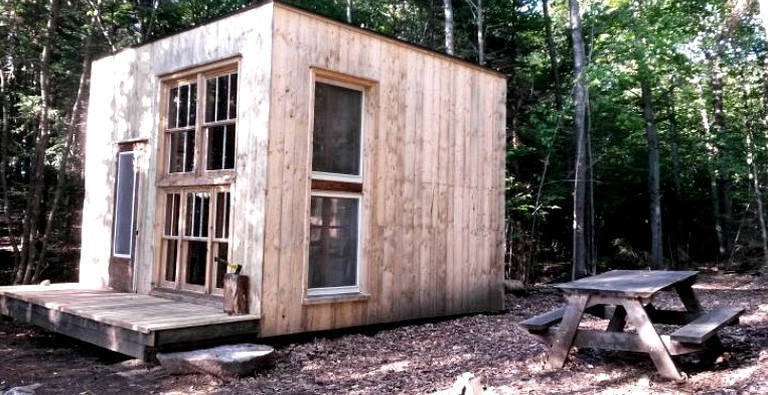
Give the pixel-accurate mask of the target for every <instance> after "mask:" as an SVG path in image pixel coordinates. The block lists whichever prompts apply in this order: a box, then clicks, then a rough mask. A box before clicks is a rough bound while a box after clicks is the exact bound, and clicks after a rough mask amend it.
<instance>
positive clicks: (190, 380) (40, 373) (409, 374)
mask: <svg viewBox="0 0 768 395" xmlns="http://www.w3.org/2000/svg"><path fill="white" fill-rule="evenodd" d="M696 289H697V293H698V294H699V297H700V299H701V301H702V304H703V305H704V306H705V307H715V306H739V307H743V308H745V309H746V313H745V314H744V315H743V316H742V318H741V325H739V326H736V327H729V328H726V329H724V330H723V332H722V336H721V337H722V340H723V343H724V345H725V347H726V353H725V354H724V355H723V356H722V357H720V358H719V359H718V361H716V362H715V363H714V365H713V364H706V363H703V362H701V361H699V360H697V359H696V357H695V355H694V356H693V357H684V358H683V359H681V360H679V364H678V365H679V366H681V368H682V369H683V370H684V371H685V372H686V373H687V374H688V376H689V379H688V380H687V382H684V383H674V382H669V381H666V380H664V379H662V378H661V377H659V376H658V374H657V373H656V371H655V369H654V367H653V364H652V362H651V361H650V359H649V358H648V357H647V356H645V355H643V354H632V353H620V352H605V351H593V350H575V351H574V352H573V353H572V354H571V356H570V358H569V359H568V361H567V363H566V365H565V368H563V369H559V370H547V369H545V366H544V359H545V355H546V351H547V348H546V347H545V346H544V345H543V344H541V343H539V342H538V341H537V340H536V339H534V338H533V337H531V336H530V335H529V334H528V333H527V332H526V331H525V330H523V329H522V328H521V327H520V326H519V325H518V322H519V321H521V320H522V319H524V318H527V317H530V316H532V315H535V314H538V313H541V312H545V311H548V310H550V309H552V308H555V307H556V306H559V305H561V304H562V297H561V296H560V295H559V293H558V292H557V291H556V290H555V289H552V288H548V287H546V286H543V287H538V288H536V289H534V290H532V292H530V294H529V295H528V296H525V297H517V296H512V295H508V296H507V299H506V308H507V310H506V311H505V312H504V313H502V314H494V315H473V316H466V317H460V318H455V319H447V320H442V321H434V322H429V323H418V324H412V325H403V326H399V327H390V328H386V329H384V328H377V329H376V330H375V331H368V332H365V333H361V332H358V333H351V334H344V335H336V336H335V337H323V338H313V339H301V341H299V339H291V340H290V341H288V342H286V341H285V339H283V340H282V341H281V342H280V343H278V344H276V346H277V348H278V352H277V354H278V355H277V363H276V366H275V367H274V368H272V369H271V370H268V371H266V372H262V373H259V374H257V375H256V376H255V377H248V378H244V379H236V380H228V381H224V380H221V379H218V378H215V377H211V376H206V375H202V374H200V375H184V376H171V375H169V374H168V373H167V372H165V371H164V370H163V369H162V368H161V367H158V366H153V365H147V364H145V363H142V362H138V361H135V360H126V359H124V358H123V357H121V356H119V355H116V354H112V353H108V352H105V351H102V350H100V349H97V348H94V347H91V346H89V345H86V344H84V343H80V342H77V341H73V340H70V339H68V338H64V337H61V336H58V335H54V334H50V333H47V332H44V331H41V330H38V329H35V328H33V327H29V326H26V325H21V324H17V323H14V322H12V321H2V322H0V394H2V393H3V392H4V391H7V390H9V389H10V388H12V387H19V386H26V385H31V384H40V386H39V388H37V390H36V393H37V394H126V393H136V394H150V393H154V394H243V393H253V394H261V393H263V394H291V395H305V394H430V393H436V392H440V391H445V390H446V389H449V388H451V387H452V385H453V383H454V382H455V380H456V378H457V376H459V375H460V374H462V373H463V372H471V373H473V374H474V375H475V376H477V377H479V378H480V380H481V381H482V383H483V384H485V385H487V386H489V387H493V388H494V391H495V392H494V393H496V394H550V393H551V394H582V393H595V394H681V393H682V394H766V393H768V278H764V277H755V276H748V275H741V274H707V275H702V276H701V278H700V280H699V282H698V285H697V286H696ZM670 296H671V295H670ZM658 302H659V304H662V305H663V304H664V303H670V304H674V301H673V300H672V298H669V297H664V296H662V297H661V298H660V300H659V301H658ZM591 324H593V323H592V322H588V323H587V324H586V325H591ZM594 325H599V322H594ZM442 393H444V392H442Z"/></svg>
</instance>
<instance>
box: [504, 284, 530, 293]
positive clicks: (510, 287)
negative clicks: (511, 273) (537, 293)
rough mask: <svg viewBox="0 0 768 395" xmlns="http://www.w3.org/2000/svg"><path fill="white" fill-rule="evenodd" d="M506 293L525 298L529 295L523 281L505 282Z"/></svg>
mask: <svg viewBox="0 0 768 395" xmlns="http://www.w3.org/2000/svg"><path fill="white" fill-rule="evenodd" d="M504 292H505V293H508V294H513V295H517V296H525V295H527V294H528V289H527V288H526V287H525V284H523V282H522V281H518V280H504Z"/></svg>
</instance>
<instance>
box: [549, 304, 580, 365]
mask: <svg viewBox="0 0 768 395" xmlns="http://www.w3.org/2000/svg"><path fill="white" fill-rule="evenodd" d="M565 299H566V301H567V302H568V305H567V306H566V307H565V313H564V314H563V320H562V321H561V322H560V328H559V329H558V331H557V334H556V335H555V339H554V341H553V342H552V349H550V351H549V358H548V359H547V366H548V367H549V368H550V369H559V368H562V367H563V365H565V358H566V357H568V351H569V350H570V349H571V346H572V345H573V339H574V338H576V331H577V330H578V329H579V322H580V321H581V316H582V315H583V314H584V309H585V308H586V307H587V301H588V300H589V295H586V294H578V295H566V296H565Z"/></svg>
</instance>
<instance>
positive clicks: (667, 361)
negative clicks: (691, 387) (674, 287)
mask: <svg viewBox="0 0 768 395" xmlns="http://www.w3.org/2000/svg"><path fill="white" fill-rule="evenodd" d="M622 304H623V305H624V308H625V309H626V310H627V319H628V321H629V323H630V324H632V326H634V327H635V328H636V329H637V334H638V336H639V337H640V342H641V343H642V344H643V346H644V347H645V349H646V352H647V353H648V355H650V357H651V359H652V360H653V364H654V365H656V369H657V370H658V371H659V373H660V374H661V375H662V376H664V377H666V378H669V379H672V380H678V381H680V380H685V376H684V375H682V374H680V371H679V370H677V366H675V362H674V361H672V356H670V355H669V351H668V350H667V347H666V346H665V345H664V342H663V341H662V340H661V337H659V334H658V333H657V332H656V329H655V328H654V327H653V324H652V323H651V320H650V318H649V317H648V314H647V313H646V312H645V309H644V308H643V304H642V303H640V301H639V300H631V301H626V302H623V303H622Z"/></svg>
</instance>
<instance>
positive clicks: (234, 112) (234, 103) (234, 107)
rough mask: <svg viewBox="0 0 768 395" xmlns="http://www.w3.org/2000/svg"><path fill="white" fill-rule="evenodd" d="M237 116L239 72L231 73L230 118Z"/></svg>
mask: <svg viewBox="0 0 768 395" xmlns="http://www.w3.org/2000/svg"><path fill="white" fill-rule="evenodd" d="M235 118H237V73H234V74H230V75H229V119H235Z"/></svg>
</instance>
